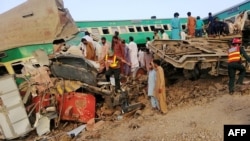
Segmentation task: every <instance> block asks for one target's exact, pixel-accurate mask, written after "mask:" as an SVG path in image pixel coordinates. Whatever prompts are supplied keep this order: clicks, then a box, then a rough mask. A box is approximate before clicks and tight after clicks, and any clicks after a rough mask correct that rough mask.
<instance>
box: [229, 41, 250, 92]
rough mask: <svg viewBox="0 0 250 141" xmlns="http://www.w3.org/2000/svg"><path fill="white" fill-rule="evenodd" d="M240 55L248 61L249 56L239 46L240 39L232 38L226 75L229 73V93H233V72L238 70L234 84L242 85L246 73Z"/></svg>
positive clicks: (249, 60) (249, 59)
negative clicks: (237, 76)
mask: <svg viewBox="0 0 250 141" xmlns="http://www.w3.org/2000/svg"><path fill="white" fill-rule="evenodd" d="M241 55H242V56H243V57H244V58H245V59H246V60H247V61H248V62H250V57H249V56H248V55H247V53H246V52H245V50H244V48H243V47H242V46H241V39H239V38H233V40H232V43H231V47H230V48H229V50H228V75H229V94H233V93H234V82H235V73H236V71H237V70H239V71H240V73H239V78H238V80H237V82H236V84H239V85H243V79H244V77H245V74H246V69H245V67H244V66H243V65H242V60H241Z"/></svg>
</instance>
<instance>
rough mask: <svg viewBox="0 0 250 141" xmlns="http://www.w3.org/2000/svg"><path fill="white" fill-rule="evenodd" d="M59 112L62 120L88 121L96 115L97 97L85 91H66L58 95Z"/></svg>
mask: <svg viewBox="0 0 250 141" xmlns="http://www.w3.org/2000/svg"><path fill="white" fill-rule="evenodd" d="M57 99H58V102H59V103H58V104H59V105H58V108H59V109H58V113H59V115H60V118H61V120H70V121H77V122H83V123H87V121H88V120H90V119H91V118H94V117H95V103H96V101H95V97H94V96H93V95H91V94H84V93H77V92H71V93H65V94H63V95H58V96H57Z"/></svg>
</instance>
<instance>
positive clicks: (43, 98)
mask: <svg viewBox="0 0 250 141" xmlns="http://www.w3.org/2000/svg"><path fill="white" fill-rule="evenodd" d="M32 103H34V104H35V107H36V110H35V111H36V113H37V112H40V111H41V109H43V108H46V107H48V106H50V103H51V102H50V94H45V95H39V96H36V97H34V98H32Z"/></svg>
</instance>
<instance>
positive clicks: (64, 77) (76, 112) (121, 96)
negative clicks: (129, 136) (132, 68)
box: [1, 50, 147, 139]
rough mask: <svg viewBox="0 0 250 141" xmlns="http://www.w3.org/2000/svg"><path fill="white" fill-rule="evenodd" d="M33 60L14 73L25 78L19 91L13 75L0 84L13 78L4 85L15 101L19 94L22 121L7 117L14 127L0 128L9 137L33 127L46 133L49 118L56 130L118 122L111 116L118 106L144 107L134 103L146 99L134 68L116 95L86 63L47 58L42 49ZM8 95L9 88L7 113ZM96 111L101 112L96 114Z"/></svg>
mask: <svg viewBox="0 0 250 141" xmlns="http://www.w3.org/2000/svg"><path fill="white" fill-rule="evenodd" d="M34 56H35V58H36V60H39V62H37V63H35V64H34V63H32V62H31V61H27V62H25V63H24V64H23V69H22V74H20V75H17V77H21V78H23V79H25V80H26V81H24V82H23V83H21V84H20V85H19V88H17V86H16V84H15V83H14V82H15V81H14V77H12V76H8V77H4V78H2V80H3V79H4V80H5V79H6V80H9V81H11V80H13V81H12V82H11V84H8V86H11V87H12V88H15V90H16V94H15V97H16V96H17V95H18V94H19V91H20V95H19V96H18V98H19V100H18V101H19V104H18V105H19V106H20V107H22V110H19V111H17V113H16V114H18V115H22V116H23V117H25V118H22V119H19V118H18V119H17V117H20V116H16V117H15V116H14V117H13V115H11V114H10V115H8V114H7V113H5V116H6V118H5V119H6V121H8V122H9V123H8V124H9V125H12V126H9V128H8V129H7V128H5V127H3V126H2V133H4V135H5V138H7V139H11V138H16V137H19V136H21V135H23V134H25V133H27V132H29V131H31V130H33V129H36V131H37V134H38V135H39V136H41V135H43V134H45V133H48V132H49V131H50V129H51V127H50V123H51V120H52V121H54V125H55V127H58V125H59V122H60V120H68V121H77V122H82V123H87V122H88V121H89V120H91V119H93V118H96V117H98V118H101V119H104V120H107V119H108V117H107V115H108V116H109V119H114V118H116V117H111V116H112V114H113V113H114V112H115V111H114V110H113V111H112V109H113V108H114V107H117V106H118V107H120V113H122V112H123V113H128V112H131V111H136V110H139V109H141V108H143V107H144V105H143V103H141V102H138V99H137V98H138V97H139V96H144V95H145V91H144V90H143V89H145V88H146V85H147V83H146V81H147V78H146V75H144V74H145V71H144V69H138V70H137V71H136V73H134V74H133V76H131V77H122V78H121V79H122V83H121V84H122V85H121V87H122V89H123V90H124V91H122V92H120V93H115V92H114V84H113V83H112V82H105V81H102V80H103V76H104V75H100V74H98V71H97V69H96V68H95V67H94V65H93V64H92V63H91V62H90V61H89V60H86V59H84V58H82V57H78V56H74V55H57V56H55V57H53V58H52V59H50V60H49V59H48V56H47V54H46V53H45V52H44V51H43V50H37V51H35V52H34ZM1 82H2V83H3V81H1ZM1 86H3V85H1ZM8 88H10V87H8ZM9 93H10V90H6V91H5V92H3V94H2V96H1V99H2V100H3V101H6V100H7V101H8V100H9V103H8V102H6V103H5V106H3V107H2V109H5V110H9V111H11V109H8V106H9V105H8V104H10V105H11V104H13V101H12V98H13V97H14V95H13V96H10V94H9ZM4 95H6V96H7V98H6V97H5V96H4ZM8 95H9V96H8ZM97 95H99V96H102V98H103V99H104V101H99V103H98V104H96V102H98V101H97V99H96V98H95V96H97ZM20 101H22V102H20ZM98 105H99V106H100V107H98ZM96 107H98V108H100V109H98V110H97V109H96ZM116 109H117V108H116ZM15 110H17V108H16V109H15ZM105 110H109V111H110V110H111V111H112V112H111V115H110V113H109V114H107V115H105V114H106V113H105ZM21 111H22V113H20V112H21ZM96 111H98V112H96ZM26 112H27V114H26ZM16 114H15V115H16ZM22 116H21V117H22ZM8 118H13V119H14V120H15V121H16V122H18V124H19V126H18V127H19V128H16V126H15V125H14V124H15V123H14V122H12V120H10V121H9V120H7V119H8ZM23 119H25V121H23ZM20 121H22V122H20ZM20 125H21V127H22V129H20ZM24 125H25V126H24ZM6 127H7V125H6ZM24 127H25V128H24ZM7 133H10V134H9V135H8V134H7Z"/></svg>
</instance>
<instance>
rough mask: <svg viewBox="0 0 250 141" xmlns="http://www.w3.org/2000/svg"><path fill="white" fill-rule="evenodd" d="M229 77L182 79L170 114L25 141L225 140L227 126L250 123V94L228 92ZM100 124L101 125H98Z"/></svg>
mask: <svg viewBox="0 0 250 141" xmlns="http://www.w3.org/2000/svg"><path fill="white" fill-rule="evenodd" d="M227 83H228V78H227V77H226V76H220V77H210V78H206V79H199V80H196V81H190V80H180V81H178V82H176V83H175V84H172V85H170V86H169V87H168V88H167V93H166V94H167V98H168V101H167V102H168V103H167V104H168V109H169V111H168V113H167V114H166V115H162V114H160V113H159V112H157V111H153V110H151V107H150V103H149V101H148V99H147V98H142V101H143V102H144V103H145V105H146V107H145V108H144V109H143V110H141V111H137V113H135V114H131V116H126V117H125V116H119V117H118V118H117V119H116V120H114V121H104V122H103V124H102V125H100V126H99V127H98V128H97V129H96V130H94V131H85V130H84V131H82V132H81V133H80V134H79V135H78V136H77V137H74V138H73V139H72V138H70V137H68V136H67V135H66V132H68V131H70V130H72V129H74V128H75V127H77V126H79V125H81V124H80V123H72V122H71V123H67V122H64V123H61V124H62V125H61V126H60V127H59V129H56V130H53V131H52V132H50V133H49V134H47V135H44V136H42V137H37V136H36V132H35V131H34V132H31V133H30V135H29V136H28V137H26V138H23V139H21V140H30V141H34V140H42V141H47V140H48V141H57V140H58V141H59V140H60V141H61V140H62V141H71V140H76V141H85V140H88V141H89V140H90V141H91V140H93V141H222V140H223V126H224V125H225V124H250V102H249V101H250V91H249V90H246V89H245V90H242V89H240V88H238V87H237V89H238V90H237V91H238V92H236V93H234V95H229V94H228V90H227ZM97 123H98V122H97Z"/></svg>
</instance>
